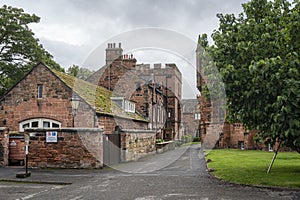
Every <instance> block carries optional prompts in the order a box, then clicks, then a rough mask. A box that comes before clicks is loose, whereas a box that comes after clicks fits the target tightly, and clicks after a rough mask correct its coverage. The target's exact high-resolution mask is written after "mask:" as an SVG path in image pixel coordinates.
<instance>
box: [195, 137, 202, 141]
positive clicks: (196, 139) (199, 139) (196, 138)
mask: <svg viewBox="0 0 300 200" xmlns="http://www.w3.org/2000/svg"><path fill="white" fill-rule="evenodd" d="M193 142H201V138H200V137H194V138H193Z"/></svg>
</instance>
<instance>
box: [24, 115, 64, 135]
mask: <svg viewBox="0 0 300 200" xmlns="http://www.w3.org/2000/svg"><path fill="white" fill-rule="evenodd" d="M60 127H61V123H60V122H58V121H56V120H52V119H45V118H35V119H29V120H26V121H23V122H21V123H20V124H19V131H20V132H24V129H25V128H60Z"/></svg>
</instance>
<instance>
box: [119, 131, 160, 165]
mask: <svg viewBox="0 0 300 200" xmlns="http://www.w3.org/2000/svg"><path fill="white" fill-rule="evenodd" d="M120 134H121V161H123V162H126V161H134V160H138V159H139V158H141V157H144V156H146V155H149V154H154V153H155V152H156V148H155V142H156V135H155V132H154V131H150V130H126V129H123V130H122V131H121V133H120Z"/></svg>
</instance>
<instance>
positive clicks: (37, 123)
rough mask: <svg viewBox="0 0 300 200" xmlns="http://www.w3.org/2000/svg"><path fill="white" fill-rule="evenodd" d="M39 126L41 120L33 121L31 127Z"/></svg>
mask: <svg viewBox="0 0 300 200" xmlns="http://www.w3.org/2000/svg"><path fill="white" fill-rule="evenodd" d="M38 127H39V122H38V121H35V122H31V128H38Z"/></svg>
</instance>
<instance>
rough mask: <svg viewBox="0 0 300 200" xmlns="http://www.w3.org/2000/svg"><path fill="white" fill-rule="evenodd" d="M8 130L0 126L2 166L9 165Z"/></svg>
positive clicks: (0, 161) (0, 162) (0, 157)
mask: <svg viewBox="0 0 300 200" xmlns="http://www.w3.org/2000/svg"><path fill="white" fill-rule="evenodd" d="M8 132H9V129H8V128H6V127H0V166H7V165H8V153H9V152H8V144H9V137H8Z"/></svg>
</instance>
